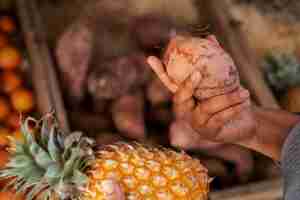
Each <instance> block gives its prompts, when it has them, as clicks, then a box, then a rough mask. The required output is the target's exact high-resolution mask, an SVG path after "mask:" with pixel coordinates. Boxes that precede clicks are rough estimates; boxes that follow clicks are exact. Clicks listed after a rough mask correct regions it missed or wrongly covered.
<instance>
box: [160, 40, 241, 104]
mask: <svg viewBox="0 0 300 200" xmlns="http://www.w3.org/2000/svg"><path fill="white" fill-rule="evenodd" d="M163 63H164V65H165V67H166V72H167V74H168V76H169V78H170V80H171V81H172V82H173V83H174V85H175V86H179V85H180V84H182V83H183V81H184V80H186V79H187V78H189V76H192V77H193V76H199V79H200V83H199V84H198V85H197V86H195V88H196V89H195V93H194V96H195V97H196V98H197V99H199V100H203V99H206V98H211V97H214V96H217V95H221V94H225V93H228V92H231V91H233V90H235V89H237V88H238V87H239V86H240V84H239V76H238V71H237V69H236V67H235V64H234V62H233V60H232V58H231V57H230V56H229V55H228V54H227V53H226V52H225V51H224V50H223V49H222V48H221V46H220V45H219V43H218V41H217V40H216V38H215V37H214V36H208V37H207V38H196V37H188V36H180V35H179V36H175V37H173V38H172V39H171V41H170V42H169V44H168V47H167V50H166V52H165V54H164V57H163ZM176 88H177V87H175V90H174V89H173V92H175V91H176Z"/></svg>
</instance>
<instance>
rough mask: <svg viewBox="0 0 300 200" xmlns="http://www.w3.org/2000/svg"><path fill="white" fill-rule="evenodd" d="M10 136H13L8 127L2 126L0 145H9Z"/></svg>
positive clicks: (0, 129)
mask: <svg viewBox="0 0 300 200" xmlns="http://www.w3.org/2000/svg"><path fill="white" fill-rule="evenodd" d="M8 136H11V134H10V131H9V130H8V129H7V128H0V147H3V146H8V145H9V140H8Z"/></svg>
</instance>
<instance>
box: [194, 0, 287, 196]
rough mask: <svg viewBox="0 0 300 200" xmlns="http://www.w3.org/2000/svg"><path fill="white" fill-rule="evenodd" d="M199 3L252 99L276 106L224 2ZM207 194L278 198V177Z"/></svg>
mask: <svg viewBox="0 0 300 200" xmlns="http://www.w3.org/2000/svg"><path fill="white" fill-rule="evenodd" d="M202 6H203V7H202V8H200V9H201V10H205V12H207V15H208V16H209V21H210V24H211V25H212V26H213V29H214V30H215V31H216V34H218V36H219V37H220V38H222V41H223V45H224V46H225V48H226V49H227V50H228V51H229V52H230V54H231V56H232V57H233V59H234V61H235V62H236V64H237V67H238V70H239V73H240V76H241V79H242V80H243V82H244V83H245V85H246V87H247V88H248V89H249V90H250V93H251V94H252V97H253V99H254V100H255V103H257V104H258V105H259V106H262V107H266V108H273V109H278V108H280V106H279V104H278V102H277V100H276V99H275V97H274V95H273V93H272V91H271V90H270V88H269V87H268V85H267V84H266V81H265V79H264V76H263V72H262V71H261V68H260V67H259V60H258V58H257V56H256V53H255V52H253V49H251V48H250V45H249V44H248V41H247V38H246V34H245V33H244V32H243V31H242V30H241V27H240V24H239V22H237V21H235V20H234V18H233V17H232V15H231V13H230V6H229V4H228V2H227V1H226V0H223V1H219V0H210V1H205V3H204V4H202ZM210 197H211V200H279V199H281V198H282V181H281V179H274V180H266V181H262V182H257V183H252V184H248V185H243V186H240V187H236V188H232V189H228V190H224V191H220V192H214V193H211V195H210Z"/></svg>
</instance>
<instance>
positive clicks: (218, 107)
mask: <svg viewBox="0 0 300 200" xmlns="http://www.w3.org/2000/svg"><path fill="white" fill-rule="evenodd" d="M249 96H250V95H249V92H248V91H247V90H245V89H243V88H240V89H239V90H237V91H235V92H232V93H230V94H225V95H220V96H216V97H213V98H211V99H207V100H205V101H203V102H200V103H199V104H198V105H197V107H196V109H195V110H194V112H193V114H192V115H193V116H192V118H193V120H194V123H195V124H197V125H198V126H202V125H203V124H205V123H207V121H208V120H209V119H210V118H211V117H212V116H214V115H215V114H216V113H219V112H221V111H223V110H226V109H229V108H230V107H233V106H234V105H237V104H241V103H243V102H245V101H246V100H247V99H249Z"/></svg>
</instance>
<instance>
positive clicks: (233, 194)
mask: <svg viewBox="0 0 300 200" xmlns="http://www.w3.org/2000/svg"><path fill="white" fill-rule="evenodd" d="M205 6H206V7H207V9H203V8H202V9H203V10H207V11H208V12H209V16H210V18H211V24H212V25H214V26H213V28H214V29H215V30H216V32H217V33H218V34H219V36H220V37H221V38H222V39H223V42H224V45H225V47H226V48H227V49H228V50H229V52H230V53H231V55H232V56H233V58H234V60H235V61H236V63H237V66H238V67H239V71H240V74H241V79H242V80H243V81H244V82H245V83H246V86H247V88H248V89H249V90H250V91H251V94H253V98H254V100H255V102H256V103H257V104H259V105H261V106H264V107H269V108H279V106H278V103H277V102H276V100H275V97H274V96H273V94H272V92H271V90H270V89H269V88H268V86H267V84H266V83H265V81H264V78H263V75H262V72H261V71H260V70H259V68H258V67H256V66H257V65H258V64H257V63H258V62H257V58H256V57H255V54H254V53H252V52H251V49H250V48H249V47H248V45H247V40H246V39H245V35H244V34H243V33H242V31H241V30H240V29H239V24H238V22H235V21H233V20H232V19H231V17H230V14H229V12H228V6H227V4H226V1H219V0H210V1H206V5H205ZM17 9H18V14H19V17H20V22H21V26H22V29H23V32H24V36H25V41H26V46H27V49H28V51H29V57H30V61H31V63H32V76H33V82H34V88H35V91H36V95H37V101H38V107H39V110H40V111H41V113H46V112H48V111H49V110H51V109H54V110H55V111H56V115H57V117H58V119H59V122H60V123H61V125H62V127H63V128H64V130H69V129H70V128H69V125H68V119H67V114H66V111H65V108H64V103H63V100H62V94H61V92H60V86H59V82H58V79H57V75H56V72H55V68H54V61H53V59H52V57H51V54H50V51H49V46H48V44H47V42H46V41H47V40H46V36H45V31H44V28H43V22H42V18H41V16H40V14H39V9H38V7H37V2H36V0H30V1H28V0H17ZM281 197H282V182H281V180H278V179H275V180H266V181H262V182H257V183H251V184H248V185H243V186H240V187H236V188H232V189H226V190H223V191H217V192H212V193H211V195H210V199H211V200H279V199H280V198H281Z"/></svg>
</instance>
